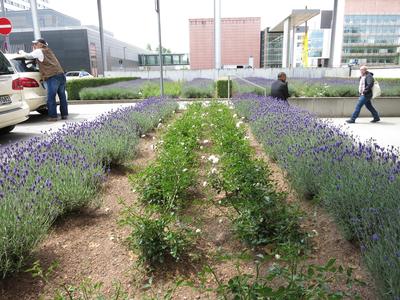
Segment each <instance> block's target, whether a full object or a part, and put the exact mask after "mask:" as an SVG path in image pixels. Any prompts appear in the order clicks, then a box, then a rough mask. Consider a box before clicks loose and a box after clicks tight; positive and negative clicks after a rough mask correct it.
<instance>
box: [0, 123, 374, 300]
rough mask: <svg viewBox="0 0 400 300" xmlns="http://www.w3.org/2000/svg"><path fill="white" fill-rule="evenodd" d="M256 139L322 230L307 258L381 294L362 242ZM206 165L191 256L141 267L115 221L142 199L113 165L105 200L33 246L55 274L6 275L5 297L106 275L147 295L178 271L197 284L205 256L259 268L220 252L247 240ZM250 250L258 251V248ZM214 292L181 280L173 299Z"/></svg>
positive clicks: (190, 214)
mask: <svg viewBox="0 0 400 300" xmlns="http://www.w3.org/2000/svg"><path fill="white" fill-rule="evenodd" d="M161 130H162V129H161ZM159 133H160V132H159V131H158V132H153V133H151V134H148V135H147V136H146V137H145V138H142V139H141V141H140V144H139V148H138V155H137V158H136V159H135V160H134V161H133V162H132V165H133V166H135V170H137V169H140V168H143V167H144V166H146V165H148V164H149V163H150V162H151V161H152V160H154V158H155V155H156V153H155V152H154V150H153V147H152V146H153V145H154V144H155V143H156V141H157V139H158V136H159ZM250 141H251V145H252V146H253V147H254V149H255V150H256V154H257V156H258V157H261V158H262V159H265V160H266V161H267V162H268V163H269V165H270V167H271V169H272V178H273V179H274V181H275V182H276V187H277V189H278V190H280V191H284V192H288V201H289V202H291V203H297V204H298V205H299V206H300V207H301V209H302V210H303V211H304V212H305V218H304V219H303V222H302V228H303V229H304V230H305V231H307V232H311V231H312V230H316V231H317V233H318V234H317V235H316V236H315V237H313V239H312V240H313V250H312V255H311V257H310V259H309V260H308V261H309V262H310V263H326V262H327V261H328V260H329V259H330V258H332V257H333V258H336V259H337V262H338V263H339V264H341V265H343V266H351V267H353V268H355V269H356V270H355V274H356V276H357V278H358V279H361V280H363V281H365V282H367V286H366V287H362V288H357V289H358V291H359V293H360V294H361V297H362V299H376V297H375V296H374V292H373V288H372V283H371V279H370V277H369V276H368V273H367V272H366V271H365V270H364V267H363V265H362V261H361V257H360V253H359V250H358V249H357V248H356V247H355V246H353V245H352V244H351V243H349V242H348V241H346V240H345V239H344V238H343V237H342V236H341V234H340V232H339V231H338V229H337V228H336V226H335V223H334V221H333V220H332V218H331V217H330V216H328V215H327V214H326V213H325V212H324V211H323V209H321V208H319V207H318V206H316V205H313V204H311V203H309V202H307V201H303V200H300V199H299V197H298V196H297V195H296V194H295V193H294V192H293V191H292V190H291V189H290V186H289V184H288V182H287V180H286V179H285V174H284V172H283V171H282V170H281V169H280V168H279V167H278V166H277V165H276V164H275V163H274V162H272V161H270V160H269V159H268V157H266V155H265V154H264V152H263V151H262V148H261V146H260V145H259V144H258V143H257V142H256V141H255V139H254V138H253V136H252V135H251V134H250ZM205 151H206V150H205ZM200 155H201V154H200ZM203 165H204V163H201V170H200V179H199V182H198V184H197V186H195V187H193V199H191V200H190V204H188V206H187V207H186V209H185V211H184V215H185V216H186V217H187V218H190V219H191V224H192V226H194V227H195V228H198V229H200V230H201V233H200V235H199V236H200V237H199V239H198V240H197V242H196V244H195V245H194V248H193V250H192V251H191V257H190V258H189V257H188V258H187V259H185V260H184V261H182V262H180V263H172V262H169V263H167V264H165V265H164V266H162V267H160V269H159V270H158V271H156V272H155V273H153V274H146V273H145V271H144V270H143V269H141V268H138V267H134V266H135V262H136V260H137V256H136V254H134V253H133V252H131V251H130V250H129V249H128V247H127V245H126V243H125V242H124V241H125V239H126V238H127V237H128V236H129V233H130V230H129V228H127V227H121V226H119V225H118V224H117V220H118V219H119V218H120V216H121V210H122V208H123V206H122V205H121V204H120V203H119V199H123V200H125V201H126V202H127V203H128V204H131V205H132V204H135V205H140V204H139V203H138V201H137V195H136V194H135V192H134V190H133V189H132V185H131V183H130V182H129V180H128V177H127V175H128V173H130V172H132V170H123V169H117V170H113V171H112V172H111V174H110V176H109V178H108V180H107V182H106V183H105V185H104V191H103V193H102V198H103V200H104V201H103V205H102V207H101V208H100V209H86V210H83V211H80V212H77V213H75V214H72V215H69V216H66V217H65V218H63V219H61V220H59V221H58V222H57V223H56V224H55V226H54V227H53V231H52V232H51V233H50V234H49V235H48V237H47V238H46V239H45V241H44V242H43V243H42V244H41V246H40V247H39V249H38V250H37V251H36V252H35V253H34V259H33V260H32V261H34V260H40V262H41V264H42V266H43V269H47V268H48V267H49V266H50V265H51V263H52V262H53V261H55V260H57V261H58V262H59V266H58V267H57V269H56V270H55V272H54V273H53V274H52V275H51V276H50V277H49V281H48V282H47V283H46V282H44V281H43V280H41V279H40V278H35V279H34V278H32V276H31V274H29V273H24V272H22V273H19V274H16V275H15V276H14V277H12V278H8V279H6V280H3V281H1V282H0V299H15V300H19V299H38V297H39V296H43V297H44V298H45V299H53V297H54V295H55V291H56V290H60V289H61V287H62V286H63V285H79V283H81V282H82V281H83V280H84V279H85V278H90V279H92V280H93V282H103V288H102V290H103V291H104V293H105V294H106V295H111V292H112V286H113V282H114V281H119V282H120V283H121V284H122V286H123V288H124V289H125V290H127V291H128V292H129V294H130V296H131V297H132V299H142V298H143V297H144V295H146V296H151V297H157V298H162V297H163V296H164V295H165V293H166V292H167V291H168V290H169V289H175V284H176V282H177V280H178V279H179V278H184V279H187V280H192V281H193V282H194V283H195V285H199V284H200V280H199V277H198V273H199V272H200V271H202V269H203V266H204V265H205V264H208V265H210V266H211V267H212V268H213V270H214V272H215V274H216V275H217V277H218V278H219V279H220V280H221V281H223V282H226V281H227V280H228V279H229V278H231V277H233V276H234V275H237V269H236V263H238V265H239V266H240V269H241V271H242V272H248V273H253V272H254V262H253V261H252V260H251V259H250V260H244V259H235V258H232V259H227V260H226V259H222V256H223V255H232V256H233V257H236V256H238V255H240V253H242V252H243V251H245V250H246V247H245V246H243V245H242V244H241V243H240V242H239V241H238V240H237V239H236V238H235V237H234V236H233V234H232V232H231V228H232V227H231V219H232V218H231V216H232V215H233V214H234V212H233V211H231V209H229V208H226V207H222V206H220V205H218V201H219V200H221V198H222V196H221V195H216V194H215V193H214V192H212V191H211V189H208V188H207V187H204V186H203V182H204V181H205V180H206V179H205V172H204V166H203ZM253 250H254V249H253ZM255 251H256V250H255ZM263 251H265V249H264V250H263ZM248 252H250V253H251V254H252V255H254V254H256V252H254V251H253V252H252V250H248ZM149 280H150V281H151V285H149V286H148V287H147V289H146V288H144V285H145V284H146V283H148V282H149ZM205 284H206V285H207V286H208V287H215V286H216V283H215V280H214V279H213V278H212V277H211V276H208V277H207V279H206V280H205ZM339 287H340V286H339ZM215 298H216V295H215V294H214V293H212V292H204V291H201V290H197V289H194V288H192V287H186V286H183V287H178V288H177V289H176V290H175V292H174V296H173V299H215Z"/></svg>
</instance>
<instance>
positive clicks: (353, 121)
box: [346, 119, 356, 124]
mask: <svg viewBox="0 0 400 300" xmlns="http://www.w3.org/2000/svg"><path fill="white" fill-rule="evenodd" d="M355 122H356V121H355V120H353V119H348V120H346V123H348V124H353V123H355Z"/></svg>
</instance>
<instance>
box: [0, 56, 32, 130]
mask: <svg viewBox="0 0 400 300" xmlns="http://www.w3.org/2000/svg"><path fill="white" fill-rule="evenodd" d="M23 88H24V87H23V84H22V81H21V79H20V78H19V76H18V74H16V72H15V70H14V68H13V67H12V66H11V63H10V62H9V61H8V60H7V58H6V57H5V56H4V55H3V53H2V52H0V134H4V133H8V132H10V131H11V130H13V129H14V127H15V125H16V124H18V123H21V122H23V121H25V120H27V119H28V115H29V106H28V104H27V103H26V102H25V101H24V100H23V96H22V91H23Z"/></svg>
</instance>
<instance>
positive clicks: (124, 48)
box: [122, 46, 126, 71]
mask: <svg viewBox="0 0 400 300" xmlns="http://www.w3.org/2000/svg"><path fill="white" fill-rule="evenodd" d="M122 49H123V50H124V71H126V67H125V59H126V57H125V50H126V47H125V46H124V47H122Z"/></svg>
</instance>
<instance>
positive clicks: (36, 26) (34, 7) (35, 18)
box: [30, 0, 41, 40]
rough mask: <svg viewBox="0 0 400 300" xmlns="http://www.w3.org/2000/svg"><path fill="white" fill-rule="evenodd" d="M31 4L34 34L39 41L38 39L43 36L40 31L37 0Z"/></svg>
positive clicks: (32, 0) (31, 1)
mask: <svg viewBox="0 0 400 300" xmlns="http://www.w3.org/2000/svg"><path fill="white" fill-rule="evenodd" d="M30 4H31V14H32V22H33V34H34V37H35V40H37V39H40V38H41V35H40V29H39V22H38V14H37V4H36V0H30Z"/></svg>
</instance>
